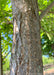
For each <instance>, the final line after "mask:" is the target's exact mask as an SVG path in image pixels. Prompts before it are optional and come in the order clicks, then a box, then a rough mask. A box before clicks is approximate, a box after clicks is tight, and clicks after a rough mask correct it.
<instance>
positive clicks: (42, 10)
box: [39, 10, 54, 14]
mask: <svg viewBox="0 0 54 75" xmlns="http://www.w3.org/2000/svg"><path fill="white" fill-rule="evenodd" d="M39 11H40V12H43V10H39ZM48 13H52V14H54V12H53V11H48Z"/></svg>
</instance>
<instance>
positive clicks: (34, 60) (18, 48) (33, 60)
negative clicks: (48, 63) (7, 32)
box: [10, 0, 54, 75]
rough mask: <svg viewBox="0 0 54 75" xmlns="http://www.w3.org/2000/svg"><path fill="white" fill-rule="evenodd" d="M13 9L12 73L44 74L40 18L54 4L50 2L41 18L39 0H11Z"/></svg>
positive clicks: (19, 74) (20, 74) (12, 74)
mask: <svg viewBox="0 0 54 75" xmlns="http://www.w3.org/2000/svg"><path fill="white" fill-rule="evenodd" d="M11 2H12V11H13V25H14V29H13V31H14V32H13V46H12V54H11V73H10V74H11V75H29V74H30V75H36V74H37V75H40V74H41V75H43V65H42V57H41V44H40V20H41V19H42V18H43V16H44V15H45V14H46V13H47V12H48V11H49V9H50V8H51V7H52V6H53V5H54V2H53V3H52V4H50V5H49V6H48V7H47V8H46V10H44V11H43V12H42V13H41V15H40V18H39V14H38V3H37V0H23V1H22V0H20V1H19V0H11Z"/></svg>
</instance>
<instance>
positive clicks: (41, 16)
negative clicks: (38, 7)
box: [40, 1, 54, 20]
mask: <svg viewBox="0 0 54 75" xmlns="http://www.w3.org/2000/svg"><path fill="white" fill-rule="evenodd" d="M53 6H54V1H53V2H52V3H51V4H50V5H49V6H48V7H47V8H46V9H45V10H44V11H43V12H42V13H41V15H40V20H41V19H42V18H43V17H44V16H45V15H46V14H47V13H48V12H49V10H50V9H51V8H52V7H53Z"/></svg>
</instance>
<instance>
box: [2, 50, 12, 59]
mask: <svg viewBox="0 0 54 75" xmlns="http://www.w3.org/2000/svg"><path fill="white" fill-rule="evenodd" d="M10 52H11V51H9V52H8V53H7V54H6V56H5V57H4V58H3V60H4V59H5V58H6V57H7V56H8V55H9V53H10Z"/></svg>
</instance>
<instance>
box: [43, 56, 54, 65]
mask: <svg viewBox="0 0 54 75" xmlns="http://www.w3.org/2000/svg"><path fill="white" fill-rule="evenodd" d="M42 59H43V65H46V64H52V63H54V59H53V58H52V57H44V56H43V57H42Z"/></svg>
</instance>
